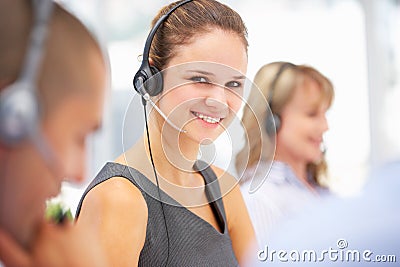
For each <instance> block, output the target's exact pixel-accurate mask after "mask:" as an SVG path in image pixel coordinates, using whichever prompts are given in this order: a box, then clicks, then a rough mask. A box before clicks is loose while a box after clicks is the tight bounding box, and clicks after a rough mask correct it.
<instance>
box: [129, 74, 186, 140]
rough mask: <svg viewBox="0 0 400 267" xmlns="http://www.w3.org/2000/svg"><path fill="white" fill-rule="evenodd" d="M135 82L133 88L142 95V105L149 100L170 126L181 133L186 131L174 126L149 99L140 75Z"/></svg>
mask: <svg viewBox="0 0 400 267" xmlns="http://www.w3.org/2000/svg"><path fill="white" fill-rule="evenodd" d="M135 82H136V84H135V88H136V89H137V90H138V91H139V93H140V95H141V96H142V101H143V104H144V105H145V104H146V102H149V103H150V104H151V106H152V107H153V108H154V109H155V110H156V111H157V112H158V114H160V115H161V116H162V117H163V118H164V119H165V121H166V122H167V123H168V124H169V125H170V126H171V127H172V128H174V129H175V130H177V131H179V132H181V133H186V132H187V131H186V130H183V129H181V128H179V127H178V126H176V125H175V124H174V123H173V122H172V121H171V120H170V119H168V117H167V115H165V113H164V112H162V110H161V109H160V108H159V107H158V106H157V105H156V104H155V103H154V102H153V100H151V98H150V95H149V93H147V92H146V90H145V89H144V82H143V78H142V77H139V78H138V79H136V81H135Z"/></svg>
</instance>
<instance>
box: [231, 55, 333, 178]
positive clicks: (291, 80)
mask: <svg viewBox="0 0 400 267" xmlns="http://www.w3.org/2000/svg"><path fill="white" fill-rule="evenodd" d="M283 65H289V67H288V68H285V70H284V71H280V70H281V69H282V66H283ZM278 72H280V73H278ZM277 75H278V76H279V79H277ZM304 78H310V79H312V80H313V81H315V82H316V83H317V84H318V85H319V87H320V88H321V89H322V91H321V92H322V99H323V100H326V101H327V102H328V107H330V106H331V104H332V101H333V98H334V90H333V85H332V83H331V81H330V80H329V79H328V78H327V77H325V76H324V75H323V74H321V73H320V72H319V71H318V70H316V69H315V68H313V67H310V66H306V65H294V64H291V63H289V62H272V63H269V64H266V65H264V66H262V67H261V68H260V69H259V70H258V72H257V74H256V75H255V77H254V85H253V88H252V90H251V92H250V96H249V98H248V100H247V103H246V106H245V107H244V110H243V117H242V124H243V127H244V129H245V133H246V134H247V138H246V141H245V146H244V147H243V149H242V150H241V151H240V152H239V153H238V154H237V156H236V169H237V172H238V174H241V173H243V172H244V171H245V170H246V169H248V168H251V167H253V166H255V165H256V164H257V163H258V162H259V161H268V160H270V161H272V160H273V157H274V152H275V136H268V135H267V133H266V131H265V128H266V126H265V121H266V117H267V116H271V112H269V107H267V105H266V103H267V102H268V104H269V105H270V106H271V108H272V113H274V114H277V115H279V114H280V113H281V112H282V110H283V108H284V107H285V105H286V104H287V103H288V102H289V101H290V99H291V98H292V96H293V94H294V89H295V88H296V87H297V86H298V85H299V84H301V83H302V81H303V80H304ZM272 87H273V88H272ZM271 88H272V89H273V93H272V94H271ZM307 171H308V172H309V173H310V175H311V177H312V179H313V180H314V181H315V182H316V183H317V184H319V185H321V177H322V176H323V175H324V174H326V171H327V164H326V160H325V157H323V158H322V160H321V161H320V162H319V163H309V164H308V165H307Z"/></svg>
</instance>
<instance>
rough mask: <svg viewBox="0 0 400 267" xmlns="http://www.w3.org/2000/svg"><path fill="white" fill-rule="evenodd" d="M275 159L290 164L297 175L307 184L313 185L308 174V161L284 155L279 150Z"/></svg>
mask: <svg viewBox="0 0 400 267" xmlns="http://www.w3.org/2000/svg"><path fill="white" fill-rule="evenodd" d="M275 160H277V161H281V162H284V163H286V164H288V165H289V166H290V168H291V169H292V171H293V172H294V174H295V175H296V177H297V178H298V179H299V180H300V181H301V182H303V183H304V184H305V185H307V186H308V187H310V186H311V185H310V184H309V182H308V174H307V163H306V162H303V161H300V160H298V159H295V158H292V157H288V156H283V155H281V154H279V153H278V152H277V154H276V156H275Z"/></svg>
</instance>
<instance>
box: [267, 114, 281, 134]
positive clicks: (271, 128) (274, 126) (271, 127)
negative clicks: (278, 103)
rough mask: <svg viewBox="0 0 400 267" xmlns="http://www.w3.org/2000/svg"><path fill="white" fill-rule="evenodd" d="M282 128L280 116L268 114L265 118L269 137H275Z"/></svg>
mask: <svg viewBox="0 0 400 267" xmlns="http://www.w3.org/2000/svg"><path fill="white" fill-rule="evenodd" d="M280 127H281V118H280V116H279V115H278V114H274V113H272V114H268V115H267V116H266V118H265V130H266V132H267V134H268V135H269V136H274V135H276V133H278V131H279V128H280Z"/></svg>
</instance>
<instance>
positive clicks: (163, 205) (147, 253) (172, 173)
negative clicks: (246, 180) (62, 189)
mask: <svg viewBox="0 0 400 267" xmlns="http://www.w3.org/2000/svg"><path fill="white" fill-rule="evenodd" d="M177 3H178V2H176V3H172V4H170V5H168V6H166V7H164V8H162V9H161V11H160V12H159V14H158V15H157V16H156V17H155V19H154V21H153V26H154V25H155V24H157V21H159V19H160V17H161V16H162V15H164V14H166V13H167V12H168V11H170V10H171V8H173V7H174V6H175V5H177ZM246 35H247V30H246V28H245V25H244V23H243V21H242V19H241V18H240V16H239V15H238V14H237V13H236V12H234V11H233V10H232V9H231V8H229V7H227V6H226V5H223V4H221V3H219V2H217V1H213V0H194V1H188V2H187V3H185V4H183V5H181V6H179V7H178V8H177V9H175V10H174V11H173V12H172V13H171V14H170V15H169V16H168V18H167V19H166V20H165V21H164V22H163V23H162V25H161V26H160V27H159V28H158V30H157V32H156V33H155V36H154V39H153V41H152V43H151V46H150V56H149V62H150V65H151V66H152V67H156V68H157V69H158V70H161V72H160V75H162V78H163V88H162V92H161V93H160V94H156V96H153V97H152V98H151V101H152V102H154V103H155V105H156V106H157V108H158V109H159V111H158V112H156V111H154V109H152V110H151V112H150V113H149V117H148V129H147V135H146V134H145V135H144V136H143V137H142V138H141V139H140V140H139V141H138V142H137V143H136V144H135V145H134V146H133V147H132V148H130V149H129V150H128V151H126V152H125V153H124V154H123V155H121V156H120V157H118V158H117V159H116V160H115V162H112V163H111V162H110V163H107V164H106V166H105V167H104V168H103V169H102V170H101V172H100V173H99V175H98V176H97V177H96V178H95V180H94V181H93V182H92V184H91V185H90V186H89V188H88V189H87V191H86V193H85V195H84V196H83V199H82V201H81V204H82V206H81V209H80V208H78V213H77V216H79V217H78V220H77V224H78V226H81V227H91V225H92V224H93V223H100V225H101V227H100V229H99V232H98V234H99V236H100V237H101V240H102V245H103V246H104V247H105V249H106V250H107V252H108V254H109V256H110V258H111V262H112V265H114V266H135V265H140V266H236V265H238V263H239V264H242V265H244V264H245V262H246V256H247V255H250V256H254V257H256V252H253V251H252V248H254V245H255V237H254V232H253V228H252V225H251V222H250V219H249V216H248V213H247V210H246V207H245V204H244V202H243V199H242V196H241V192H240V189H239V187H238V186H237V185H236V180H235V179H234V178H233V177H232V176H230V175H229V174H227V173H226V172H224V171H223V170H221V169H219V168H217V167H215V166H212V165H210V164H206V163H204V162H198V161H196V159H197V156H198V153H199V147H200V145H201V144H202V143H204V142H209V141H213V140H215V139H216V138H217V137H218V136H219V135H220V134H221V133H222V132H223V131H224V129H225V128H226V127H227V126H228V125H229V123H230V121H231V120H232V119H233V118H234V116H235V115H236V112H237V111H238V110H239V108H240V105H241V102H242V101H241V95H242V93H243V86H244V80H245V76H244V75H245V73H246V69H247V46H248V44H247V40H246ZM145 59H146V58H145ZM150 80H151V79H150ZM137 86H138V87H140V86H141V85H140V84H139V85H137ZM145 87H146V83H145ZM144 94H145V92H144V93H143V94H142V95H144ZM144 98H145V97H144ZM149 101H150V100H149ZM164 115H165V117H167V118H168V121H166V119H165V118H164Z"/></svg>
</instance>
